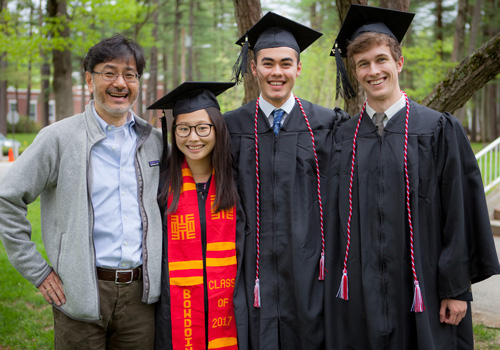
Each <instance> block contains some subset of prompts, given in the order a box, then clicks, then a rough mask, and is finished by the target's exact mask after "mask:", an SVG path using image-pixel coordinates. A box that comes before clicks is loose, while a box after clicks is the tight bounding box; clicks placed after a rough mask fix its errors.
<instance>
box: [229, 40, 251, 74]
mask: <svg viewBox="0 0 500 350" xmlns="http://www.w3.org/2000/svg"><path fill="white" fill-rule="evenodd" d="M249 46H250V44H249V43H248V35H247V36H245V43H244V44H243V47H242V49H241V52H240V55H239V56H238V59H237V60H236V63H235V64H234V66H233V75H232V78H231V80H234V81H235V82H236V84H239V83H241V82H242V81H243V74H245V73H247V72H248V56H249Z"/></svg>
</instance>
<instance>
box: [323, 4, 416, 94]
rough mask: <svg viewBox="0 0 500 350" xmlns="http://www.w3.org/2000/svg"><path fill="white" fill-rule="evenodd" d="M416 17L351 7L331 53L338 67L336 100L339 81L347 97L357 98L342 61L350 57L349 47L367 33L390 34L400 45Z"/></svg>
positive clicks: (388, 11)
mask: <svg viewBox="0 0 500 350" xmlns="http://www.w3.org/2000/svg"><path fill="white" fill-rule="evenodd" d="M414 16H415V14H414V13H409V12H402V11H396V10H389V9H384V8H380V7H371V6H364V5H356V4H352V5H351V7H350V8H349V12H347V15H346V17H345V19H344V22H343V23H342V27H341V28H340V31H339V34H338V36H337V39H335V44H334V45H333V48H332V51H331V53H330V56H335V61H336V63H337V96H338V92H339V83H340V78H341V79H342V85H343V87H344V94H345V96H346V97H347V98H351V97H354V96H355V92H354V90H353V89H352V87H351V84H350V83H349V79H348V78H347V72H346V70H345V67H344V63H343V61H342V58H341V57H347V46H348V45H349V43H350V42H351V41H353V40H354V39H356V38H357V37H358V36H359V35H361V34H363V33H367V32H375V33H382V34H387V35H389V36H391V37H393V38H395V39H396V40H397V41H398V42H399V43H401V40H403V37H404V36H405V34H406V31H407V30H408V28H409V27H410V24H411V21H412V20H413V17H414Z"/></svg>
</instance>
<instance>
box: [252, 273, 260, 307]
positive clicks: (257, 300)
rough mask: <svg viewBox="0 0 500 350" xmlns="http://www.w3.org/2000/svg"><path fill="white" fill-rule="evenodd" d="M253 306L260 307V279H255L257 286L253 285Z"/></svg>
mask: <svg viewBox="0 0 500 350" xmlns="http://www.w3.org/2000/svg"><path fill="white" fill-rule="evenodd" d="M253 307H256V308H258V309H260V283H259V279H258V278H256V279H255V286H254V287H253Z"/></svg>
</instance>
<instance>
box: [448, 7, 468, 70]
mask: <svg viewBox="0 0 500 350" xmlns="http://www.w3.org/2000/svg"><path fill="white" fill-rule="evenodd" d="M466 11H467V0H458V13H457V18H456V19H455V38H454V44H453V52H452V54H451V60H452V61H454V62H458V61H459V60H461V59H462V57H463V53H464V47H465V21H466V17H467V13H466Z"/></svg>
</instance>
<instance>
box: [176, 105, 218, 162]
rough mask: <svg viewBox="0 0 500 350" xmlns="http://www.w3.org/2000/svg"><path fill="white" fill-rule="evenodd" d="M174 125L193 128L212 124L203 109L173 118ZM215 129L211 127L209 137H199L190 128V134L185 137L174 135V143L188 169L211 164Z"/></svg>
mask: <svg viewBox="0 0 500 350" xmlns="http://www.w3.org/2000/svg"><path fill="white" fill-rule="evenodd" d="M175 124H176V125H186V126H195V125H198V124H213V123H212V121H211V120H210V117H209V116H208V113H207V111H206V110H204V109H199V110H197V111H194V112H191V113H185V114H179V115H177V117H176V118H175ZM215 133H216V132H215V129H214V127H212V130H211V132H210V135H208V136H205V137H200V136H198V134H197V133H196V131H195V129H194V128H191V133H190V134H189V136H187V137H179V136H178V135H175V143H176V145H177V147H178V148H179V150H180V151H181V152H182V153H183V154H184V156H185V157H186V161H187V162H188V164H189V167H190V168H191V169H193V167H194V166H210V167H211V164H212V151H213V149H214V147H215V140H216V135H215Z"/></svg>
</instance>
